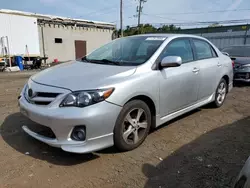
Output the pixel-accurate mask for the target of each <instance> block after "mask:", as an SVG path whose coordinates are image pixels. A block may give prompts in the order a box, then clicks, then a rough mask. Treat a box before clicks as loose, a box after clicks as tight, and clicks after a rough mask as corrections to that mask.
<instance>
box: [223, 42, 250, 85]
mask: <svg viewBox="0 0 250 188" xmlns="http://www.w3.org/2000/svg"><path fill="white" fill-rule="evenodd" d="M222 52H223V53H227V55H229V56H230V57H231V59H232V60H233V61H234V80H235V81H241V82H250V46H247V45H245V46H230V47H226V48H224V49H223V50H222Z"/></svg>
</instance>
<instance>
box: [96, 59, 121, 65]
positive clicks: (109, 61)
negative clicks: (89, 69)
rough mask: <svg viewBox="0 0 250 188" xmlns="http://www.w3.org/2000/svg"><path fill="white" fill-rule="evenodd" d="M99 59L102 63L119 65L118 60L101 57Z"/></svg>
mask: <svg viewBox="0 0 250 188" xmlns="http://www.w3.org/2000/svg"><path fill="white" fill-rule="evenodd" d="M100 61H102V62H104V63H108V64H113V65H120V62H118V61H111V60H108V59H102V60H100Z"/></svg>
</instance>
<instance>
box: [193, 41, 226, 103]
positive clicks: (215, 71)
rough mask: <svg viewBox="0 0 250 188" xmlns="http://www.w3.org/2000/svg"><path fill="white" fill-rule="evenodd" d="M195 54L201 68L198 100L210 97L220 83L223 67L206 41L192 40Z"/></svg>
mask: <svg viewBox="0 0 250 188" xmlns="http://www.w3.org/2000/svg"><path fill="white" fill-rule="evenodd" d="M192 42H193V46H194V49H195V50H194V52H195V56H196V59H197V63H199V67H200V79H199V81H200V82H199V93H198V100H204V99H206V98H208V97H210V96H211V95H212V94H213V93H214V92H215V90H216V88H217V85H218V83H219V81H220V79H221V78H220V76H221V71H222V65H221V64H220V61H219V57H218V55H217V53H216V51H215V50H214V48H213V47H212V46H211V45H210V44H209V43H208V42H207V41H205V40H202V39H192Z"/></svg>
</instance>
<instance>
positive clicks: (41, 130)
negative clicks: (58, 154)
mask: <svg viewBox="0 0 250 188" xmlns="http://www.w3.org/2000/svg"><path fill="white" fill-rule="evenodd" d="M28 128H29V129H30V130H31V131H33V132H35V133H37V134H39V135H42V136H45V137H47V138H52V139H55V138H56V135H55V134H54V132H53V131H52V130H51V128H49V127H46V126H43V125H40V124H36V123H33V124H32V125H29V126H28Z"/></svg>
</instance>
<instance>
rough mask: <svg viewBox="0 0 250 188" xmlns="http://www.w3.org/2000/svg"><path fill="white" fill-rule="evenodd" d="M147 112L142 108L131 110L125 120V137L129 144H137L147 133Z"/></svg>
mask: <svg viewBox="0 0 250 188" xmlns="http://www.w3.org/2000/svg"><path fill="white" fill-rule="evenodd" d="M147 127H148V123H147V117H146V113H145V111H144V110H143V109H142V108H135V109H133V110H131V111H130V112H129V113H128V114H127V115H126V117H125V119H124V122H123V139H124V141H125V142H126V143H127V144H137V143H138V142H139V141H140V140H141V139H142V138H143V136H144V135H145V134H146V130H147Z"/></svg>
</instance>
